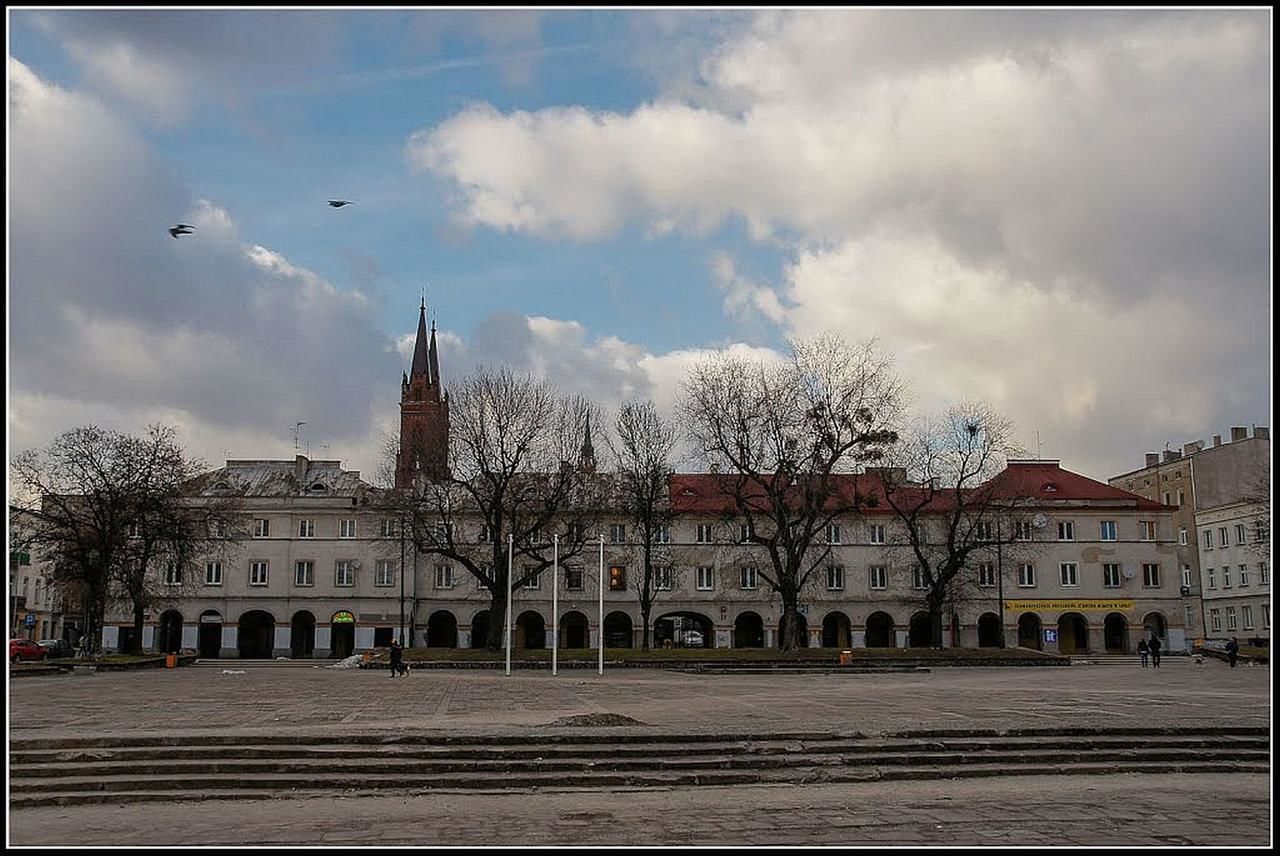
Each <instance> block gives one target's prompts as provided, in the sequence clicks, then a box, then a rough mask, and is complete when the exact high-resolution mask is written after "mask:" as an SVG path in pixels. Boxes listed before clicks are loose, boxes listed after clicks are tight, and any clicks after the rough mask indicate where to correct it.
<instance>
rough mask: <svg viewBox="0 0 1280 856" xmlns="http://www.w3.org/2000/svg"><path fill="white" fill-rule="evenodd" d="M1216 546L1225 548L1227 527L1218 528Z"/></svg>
mask: <svg viewBox="0 0 1280 856" xmlns="http://www.w3.org/2000/svg"><path fill="white" fill-rule="evenodd" d="M1218 546H1219V547H1225V546H1227V527H1225V526H1219V527H1218Z"/></svg>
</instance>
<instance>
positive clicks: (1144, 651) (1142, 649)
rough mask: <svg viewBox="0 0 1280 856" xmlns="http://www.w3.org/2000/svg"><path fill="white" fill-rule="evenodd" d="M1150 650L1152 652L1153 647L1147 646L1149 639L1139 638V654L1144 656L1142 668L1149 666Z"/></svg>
mask: <svg viewBox="0 0 1280 856" xmlns="http://www.w3.org/2000/svg"><path fill="white" fill-rule="evenodd" d="M1150 652H1151V649H1150V648H1148V647H1147V640H1146V639H1139V640H1138V656H1139V657H1141V658H1142V668H1144V669H1145V668H1146V667H1147V655H1148V654H1149V653H1150Z"/></svg>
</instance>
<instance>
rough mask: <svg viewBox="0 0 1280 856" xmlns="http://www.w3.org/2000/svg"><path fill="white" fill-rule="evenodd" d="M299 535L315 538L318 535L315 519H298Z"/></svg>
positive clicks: (300, 536)
mask: <svg viewBox="0 0 1280 856" xmlns="http://www.w3.org/2000/svg"><path fill="white" fill-rule="evenodd" d="M298 537H299V538H314V537H316V522H315V521H314V520H299V521H298Z"/></svg>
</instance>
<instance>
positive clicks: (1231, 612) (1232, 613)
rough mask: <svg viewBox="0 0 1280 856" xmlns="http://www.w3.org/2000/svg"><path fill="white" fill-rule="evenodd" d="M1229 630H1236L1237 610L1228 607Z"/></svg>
mask: <svg viewBox="0 0 1280 856" xmlns="http://www.w3.org/2000/svg"><path fill="white" fill-rule="evenodd" d="M1227 629H1228V630H1236V629H1238V628H1237V625H1236V608H1235V607H1234V606H1228V607H1227Z"/></svg>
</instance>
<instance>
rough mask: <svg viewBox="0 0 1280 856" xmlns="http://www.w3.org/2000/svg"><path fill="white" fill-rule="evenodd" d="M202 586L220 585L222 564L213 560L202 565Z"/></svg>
mask: <svg viewBox="0 0 1280 856" xmlns="http://www.w3.org/2000/svg"><path fill="white" fill-rule="evenodd" d="M204 584H205V585H207V586H220V585H222V562H219V561H216V560H215V561H212V562H205V563H204Z"/></svg>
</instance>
